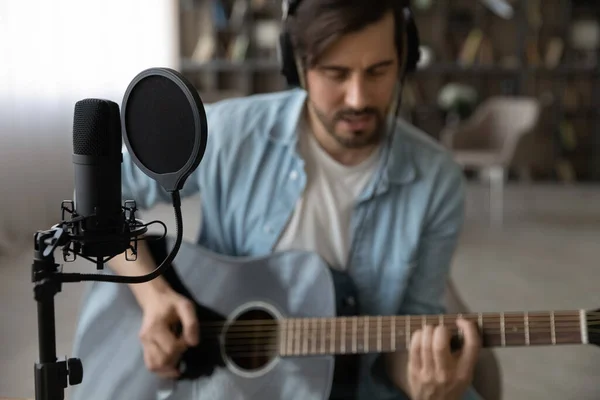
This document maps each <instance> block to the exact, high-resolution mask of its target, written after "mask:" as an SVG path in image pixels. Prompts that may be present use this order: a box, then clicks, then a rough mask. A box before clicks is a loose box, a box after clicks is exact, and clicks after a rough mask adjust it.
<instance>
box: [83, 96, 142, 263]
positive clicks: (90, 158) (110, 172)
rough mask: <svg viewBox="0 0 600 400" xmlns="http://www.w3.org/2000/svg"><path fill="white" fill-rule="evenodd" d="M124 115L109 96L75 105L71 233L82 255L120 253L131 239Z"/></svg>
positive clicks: (101, 257)
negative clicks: (125, 191) (127, 215)
mask: <svg viewBox="0 0 600 400" xmlns="http://www.w3.org/2000/svg"><path fill="white" fill-rule="evenodd" d="M120 121H121V118H120V112H119V106H118V105H117V103H114V102H112V101H110V100H103V99H84V100H80V101H78V102H77V103H76V104H75V112H74V118H73V164H74V172H75V175H74V181H75V198H74V214H73V217H74V218H77V217H81V218H82V219H80V220H79V221H78V222H76V223H75V225H74V229H73V233H74V235H75V239H76V242H77V243H78V244H79V249H78V250H79V252H80V254H81V255H82V256H84V257H86V256H87V257H98V258H99V259H98V261H100V262H102V261H103V259H104V257H107V256H108V257H110V256H115V255H118V254H122V253H123V252H125V250H127V248H128V245H129V242H130V229H129V224H127V223H126V220H125V213H124V210H123V208H122V206H121V201H122V200H121V195H122V189H121V164H122V162H123V154H122V153H121V148H122V138H121V122H120Z"/></svg>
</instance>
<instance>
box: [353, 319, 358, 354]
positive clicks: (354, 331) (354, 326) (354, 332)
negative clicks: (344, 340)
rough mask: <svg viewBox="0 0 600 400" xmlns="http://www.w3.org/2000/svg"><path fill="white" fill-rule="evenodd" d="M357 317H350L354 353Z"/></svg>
mask: <svg viewBox="0 0 600 400" xmlns="http://www.w3.org/2000/svg"><path fill="white" fill-rule="evenodd" d="M357 320H358V318H357V317H352V353H353V354H356V322H357Z"/></svg>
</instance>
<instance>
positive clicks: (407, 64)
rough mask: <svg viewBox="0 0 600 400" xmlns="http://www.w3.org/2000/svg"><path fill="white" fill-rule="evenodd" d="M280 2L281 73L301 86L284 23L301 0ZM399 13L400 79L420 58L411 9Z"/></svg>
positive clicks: (397, 43) (397, 39) (397, 42)
mask: <svg viewBox="0 0 600 400" xmlns="http://www.w3.org/2000/svg"><path fill="white" fill-rule="evenodd" d="M282 2H283V4H282V14H283V15H282V17H283V26H282V29H281V33H280V35H279V57H280V64H281V65H280V67H281V73H282V74H283V76H284V77H285V79H286V80H287V83H288V85H290V86H301V85H302V81H303V80H302V79H301V78H300V75H299V73H298V64H297V60H296V56H295V54H294V48H293V45H292V40H291V37H290V34H289V32H287V30H286V25H285V22H286V20H287V18H288V17H289V16H291V15H294V13H295V12H296V9H297V8H298V5H299V4H300V2H301V0H282ZM401 14H402V16H401V17H402V18H404V28H405V29H406V30H405V31H404V29H401V28H400V27H399V24H396V27H397V28H396V32H395V40H396V45H397V46H402V44H404V46H403V48H402V51H400V48H399V49H397V50H398V54H399V55H400V60H401V62H404V68H403V70H402V72H401V80H403V79H404V77H405V76H406V74H408V73H410V72H413V71H414V70H415V69H416V68H417V63H418V62H419V58H420V50H419V45H420V43H419V32H418V29H417V25H416V23H415V20H414V18H413V16H412V11H411V10H410V8H409V7H408V6H407V7H404V8H403V9H402V12H401ZM396 18H398V15H396ZM405 39H406V41H405Z"/></svg>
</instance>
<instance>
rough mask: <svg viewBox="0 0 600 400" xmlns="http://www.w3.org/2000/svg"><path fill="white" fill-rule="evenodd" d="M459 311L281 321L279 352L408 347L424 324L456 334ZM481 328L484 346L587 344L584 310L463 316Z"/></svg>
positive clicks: (296, 353)
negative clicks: (436, 326)
mask: <svg viewBox="0 0 600 400" xmlns="http://www.w3.org/2000/svg"><path fill="white" fill-rule="evenodd" d="M457 317H458V316H457V315H427V316H426V315H418V316H417V315H412V316H364V317H338V318H298V319H286V320H283V321H281V325H280V328H279V335H278V337H279V340H278V347H279V354H280V355H281V356H309V355H319V354H321V355H325V354H330V355H335V354H363V353H386V352H394V351H397V350H401V349H408V348H409V347H410V339H411V337H412V334H413V333H414V332H415V331H416V330H418V329H422V328H423V327H424V326H425V325H428V324H429V325H445V326H447V327H448V328H449V330H450V331H451V332H452V333H454V334H456V333H457V327H456V324H455V320H456V318H457ZM462 317H463V318H464V319H468V320H471V321H474V322H475V323H476V324H477V326H478V327H479V332H480V335H481V338H482V345H483V347H510V346H535V345H563V344H587V342H588V340H587V325H586V324H587V319H586V312H585V311H548V312H519V313H516V312H511V313H508V312H507V313H477V314H463V315H462Z"/></svg>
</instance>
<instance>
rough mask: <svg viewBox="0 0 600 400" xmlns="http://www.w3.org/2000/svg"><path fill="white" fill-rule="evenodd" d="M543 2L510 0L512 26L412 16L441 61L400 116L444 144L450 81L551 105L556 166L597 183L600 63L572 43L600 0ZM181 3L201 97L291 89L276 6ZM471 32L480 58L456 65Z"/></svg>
mask: <svg viewBox="0 0 600 400" xmlns="http://www.w3.org/2000/svg"><path fill="white" fill-rule="evenodd" d="M244 2H245V3H244ZM275 3H277V4H275ZM539 3H540V4H541V5H542V6H541V7H540V8H539V9H538V10H533V11H532V9H531V6H532V4H535V1H532V0H512V1H511V4H512V6H513V8H514V11H515V13H514V16H513V17H512V19H509V20H505V19H503V18H500V17H498V16H497V15H495V14H494V13H492V12H491V11H490V10H488V9H487V8H486V6H484V5H483V3H482V2H480V1H476V0H436V1H435V2H433V3H432V4H433V5H432V6H431V7H430V8H429V9H426V10H420V9H414V15H415V20H416V22H417V25H418V26H419V36H420V38H421V44H422V45H423V46H427V47H429V48H430V49H431V50H432V51H433V55H434V57H433V63H432V64H430V65H428V66H427V67H425V68H422V69H419V70H417V71H416V73H415V74H413V75H412V76H411V77H410V78H409V79H408V80H407V85H414V86H415V87H416V88H418V90H417V91H416V93H418V95H417V96H415V99H414V102H412V103H411V102H410V101H406V99H403V102H402V106H403V115H406V116H407V117H408V118H410V120H411V121H412V123H413V124H415V125H416V126H417V127H419V128H421V129H422V130H424V131H425V132H427V133H428V134H430V135H431V136H432V137H437V136H438V134H439V132H440V131H441V130H442V129H443V128H444V124H445V114H444V112H443V110H441V109H440V108H439V107H438V106H437V96H438V94H439V92H440V90H441V89H442V88H443V86H444V85H446V84H447V83H453V82H455V83H464V84H467V85H470V86H472V87H474V88H475V89H476V90H477V93H478V98H479V102H482V101H484V100H485V99H486V98H488V97H490V96H494V95H515V96H519V95H524V96H535V97H538V98H543V99H552V103H551V104H550V105H548V106H546V108H547V109H546V110H545V111H544V113H545V114H544V118H543V121H542V124H541V127H540V131H541V133H540V134H541V135H543V136H544V137H545V138H546V139H548V140H550V141H551V142H552V143H554V147H555V154H554V155H553V157H554V159H555V160H567V161H570V162H571V163H572V164H573V166H574V168H575V173H576V175H577V178H578V179H580V180H595V181H600V111H599V110H600V66H587V65H585V64H582V63H581V62H580V61H579V60H580V59H581V57H580V54H578V52H577V51H575V49H573V48H572V45H571V41H570V28H571V27H572V25H573V22H574V21H576V20H577V19H578V18H580V16H582V15H583V16H586V15H590V13H594V14H595V15H600V2H596V3H593V4H592V3H591V2H588V3H589V4H592V5H591V6H590V5H588V6H586V7H587V8H586V9H585V10H584V9H578V8H576V7H575V6H574V5H573V3H572V2H571V0H539ZM180 4H181V5H180V21H179V22H180V32H181V49H180V61H181V62H180V69H181V72H182V73H184V74H185V75H186V76H187V77H188V78H189V79H190V80H191V81H192V83H193V84H194V85H196V86H197V88H198V91H199V92H200V93H201V94H203V95H205V96H206V97H207V98H215V99H220V98H227V97H230V96H239V95H248V94H252V93H261V92H269V91H276V90H282V89H285V88H286V86H285V82H284V80H283V77H282V76H281V73H280V66H279V63H278V62H277V59H276V49H275V46H276V43H277V42H276V39H277V35H278V34H279V31H278V29H279V18H280V15H279V11H280V10H279V2H273V1H271V0H262V1H261V0H182V1H181V2H180ZM590 7H591V8H590ZM236 10H237V11H236ZM240 10H242V11H243V12H242V11H240ZM236 12H237V14H236ZM232 15H234V16H233V17H232ZM236 15H237V16H236ZM537 19H539V20H540V21H541V22H542V24H541V25H540V24H538V23H537V22H536V20H537ZM477 30H478V31H477ZM473 32H479V33H480V34H481V35H482V36H481V37H482V38H484V39H482V41H480V42H479V43H480V47H479V49H478V50H477V52H476V53H473V52H471V53H472V54H471V56H470V57H467V56H464V55H463V61H462V62H459V61H458V60H459V59H460V55H461V50H462V49H464V47H465V43H466V40H467V38H468V37H469V35H470V34H471V36H477V35H473ZM240 38H241V39H242V40H240ZM555 38H560V39H562V41H563V42H562V45H563V47H562V49H561V50H560V51H559V53H560V55H559V56H558V57H557V58H555V63H554V65H555V67H553V68H548V67H547V65H551V64H546V57H547V56H548V54H549V53H548V49H549V46H550V43H552V40H553V39H555ZM555 40H556V39H555ZM211 41H212V42H211ZM236 41H237V43H236ZM211 43H212V45H211ZM484 43H485V46H484ZM211 46H212V47H211ZM236 46H237V47H236ZM484 48H485V52H484V51H483V50H482V49H484ZM207 49H208V50H207ZM466 53H468V51H467V52H466ZM206 54H209V55H210V56H207V55H206ZM464 58H466V59H467V61H468V62H464ZM598 60H600V55H599V57H598ZM565 122H570V123H571V124H572V126H573V130H574V131H575V134H576V137H577V140H576V142H577V143H579V146H585V149H583V148H582V149H576V150H573V149H570V148H567V147H565V146H564V144H563V142H564V140H563V138H562V137H561V135H562V133H561V131H560V129H561V126H563V125H564V123H565ZM584 150H585V151H584ZM581 157H587V158H586V159H581ZM547 172H548V177H549V178H551V179H560V177H559V176H558V175H554V176H553V174H555V167H553V166H549V167H548V171H547Z"/></svg>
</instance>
